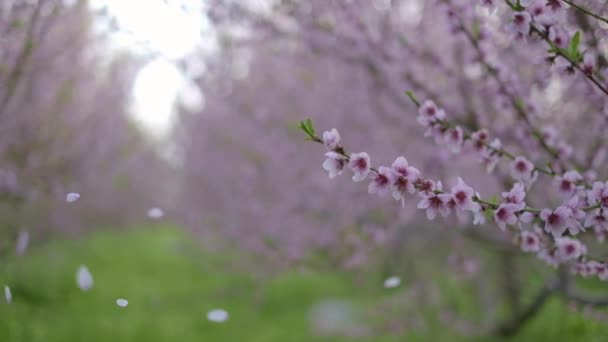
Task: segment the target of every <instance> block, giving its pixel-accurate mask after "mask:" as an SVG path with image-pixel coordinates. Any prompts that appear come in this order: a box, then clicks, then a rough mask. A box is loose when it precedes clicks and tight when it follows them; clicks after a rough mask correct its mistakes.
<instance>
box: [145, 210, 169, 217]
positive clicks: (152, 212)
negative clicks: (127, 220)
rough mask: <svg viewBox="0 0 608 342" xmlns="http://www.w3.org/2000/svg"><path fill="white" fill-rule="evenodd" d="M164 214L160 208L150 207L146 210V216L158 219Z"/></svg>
mask: <svg viewBox="0 0 608 342" xmlns="http://www.w3.org/2000/svg"><path fill="white" fill-rule="evenodd" d="M164 215H165V213H164V212H163V210H162V209H161V208H152V209H150V210H148V217H149V218H151V219H159V218H161V217H163V216H164Z"/></svg>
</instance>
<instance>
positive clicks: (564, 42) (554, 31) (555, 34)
mask: <svg viewBox="0 0 608 342" xmlns="http://www.w3.org/2000/svg"><path fill="white" fill-rule="evenodd" d="M549 40H551V41H552V42H553V44H555V45H556V46H557V47H560V48H562V49H565V48H567V47H568V41H569V39H568V36H567V35H566V33H565V32H564V31H563V30H562V29H560V28H559V27H557V26H551V28H549Z"/></svg>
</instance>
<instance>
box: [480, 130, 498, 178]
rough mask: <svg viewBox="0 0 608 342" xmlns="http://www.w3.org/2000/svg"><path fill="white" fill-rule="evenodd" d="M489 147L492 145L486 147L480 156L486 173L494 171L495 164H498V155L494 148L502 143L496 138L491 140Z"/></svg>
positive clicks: (496, 148)
mask: <svg viewBox="0 0 608 342" xmlns="http://www.w3.org/2000/svg"><path fill="white" fill-rule="evenodd" d="M490 147H492V149H487V150H486V151H485V153H484V154H483V156H482V162H483V164H484V165H485V166H486V171H487V172H488V173H490V172H492V171H494V168H495V167H496V164H498V161H499V160H500V155H499V154H498V153H497V152H496V151H494V150H499V149H500V148H501V147H502V144H501V143H500V140H499V139H498V138H496V139H494V140H492V142H491V143H490Z"/></svg>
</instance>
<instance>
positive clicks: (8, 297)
mask: <svg viewBox="0 0 608 342" xmlns="http://www.w3.org/2000/svg"><path fill="white" fill-rule="evenodd" d="M4 298H6V302H7V303H9V304H10V303H12V302H13V294H12V293H11V288H10V287H8V286H7V285H5V286H4Z"/></svg>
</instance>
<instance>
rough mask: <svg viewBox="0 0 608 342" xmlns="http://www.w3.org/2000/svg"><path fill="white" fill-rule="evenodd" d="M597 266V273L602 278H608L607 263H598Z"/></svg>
mask: <svg viewBox="0 0 608 342" xmlns="http://www.w3.org/2000/svg"><path fill="white" fill-rule="evenodd" d="M594 266H595V273H597V277H598V278H600V279H601V280H608V265H606V264H605V263H599V262H598V263H597V264H596V265H594Z"/></svg>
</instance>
